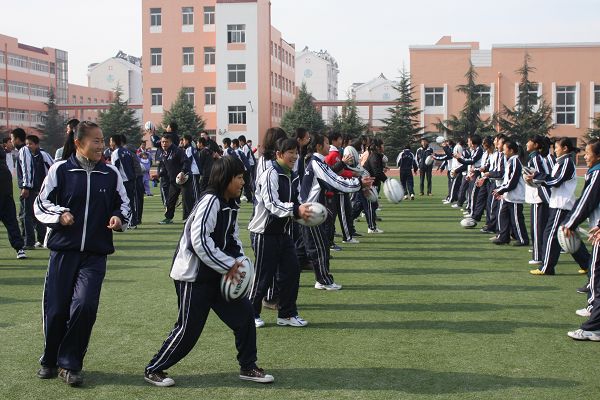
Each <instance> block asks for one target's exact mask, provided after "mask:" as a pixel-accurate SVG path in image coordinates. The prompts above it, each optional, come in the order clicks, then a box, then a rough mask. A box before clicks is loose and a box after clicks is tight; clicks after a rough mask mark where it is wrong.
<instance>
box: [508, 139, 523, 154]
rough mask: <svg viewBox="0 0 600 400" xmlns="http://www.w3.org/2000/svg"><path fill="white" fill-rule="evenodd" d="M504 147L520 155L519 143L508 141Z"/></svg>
mask: <svg viewBox="0 0 600 400" xmlns="http://www.w3.org/2000/svg"><path fill="white" fill-rule="evenodd" d="M504 146H506V147H508V149H509V150H512V151H513V152H514V153H515V154H519V145H518V144H517V142H513V141H512V140H507V141H505V142H504Z"/></svg>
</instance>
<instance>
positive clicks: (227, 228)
mask: <svg viewBox="0 0 600 400" xmlns="http://www.w3.org/2000/svg"><path fill="white" fill-rule="evenodd" d="M232 212H233V210H232V209H231V208H230V209H229V220H228V221H227V227H225V234H224V235H223V249H226V248H227V233H228V232H229V228H230V227H231V213H232Z"/></svg>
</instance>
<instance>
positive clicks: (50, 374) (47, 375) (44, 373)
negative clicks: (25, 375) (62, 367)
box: [37, 365, 58, 379]
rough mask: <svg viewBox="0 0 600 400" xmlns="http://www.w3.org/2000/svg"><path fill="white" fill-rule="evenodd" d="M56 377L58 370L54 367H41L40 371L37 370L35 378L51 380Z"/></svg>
mask: <svg viewBox="0 0 600 400" xmlns="http://www.w3.org/2000/svg"><path fill="white" fill-rule="evenodd" d="M57 376H58V368H56V367H46V366H44V365H42V367H41V368H40V369H38V372H37V377H38V378H40V379H52V378H56V377H57Z"/></svg>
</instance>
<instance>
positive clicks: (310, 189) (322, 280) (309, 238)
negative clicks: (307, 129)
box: [299, 153, 361, 285]
mask: <svg viewBox="0 0 600 400" xmlns="http://www.w3.org/2000/svg"><path fill="white" fill-rule="evenodd" d="M324 159H325V157H324V156H323V155H321V154H318V153H315V154H313V155H312V157H311V158H310V161H309V162H308V163H307V165H306V169H305V173H304V176H303V177H302V186H301V190H300V196H299V198H300V201H301V203H307V202H317V203H321V204H325V191H326V190H333V191H336V192H344V193H353V192H356V191H358V190H360V187H361V184H360V180H359V179H358V178H352V179H346V178H343V177H341V176H339V175H338V174H336V173H335V172H333V171H332V170H331V168H329V166H328V165H327V164H326V163H325V161H324ZM324 225H325V224H321V225H319V226H313V227H309V226H302V235H303V238H304V245H305V247H306V253H307V257H308V259H309V260H311V261H312V263H313V267H314V272H315V278H316V280H317V282H318V283H319V284H322V285H331V284H332V283H334V280H333V276H332V275H331V273H330V272H329V250H330V249H329V241H328V240H327V238H328V232H327V230H326V226H324Z"/></svg>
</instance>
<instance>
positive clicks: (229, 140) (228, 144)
mask: <svg viewBox="0 0 600 400" xmlns="http://www.w3.org/2000/svg"><path fill="white" fill-rule="evenodd" d="M223 145H227V147H230V146H231V139H229V138H228V137H226V138H225V139H223Z"/></svg>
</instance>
